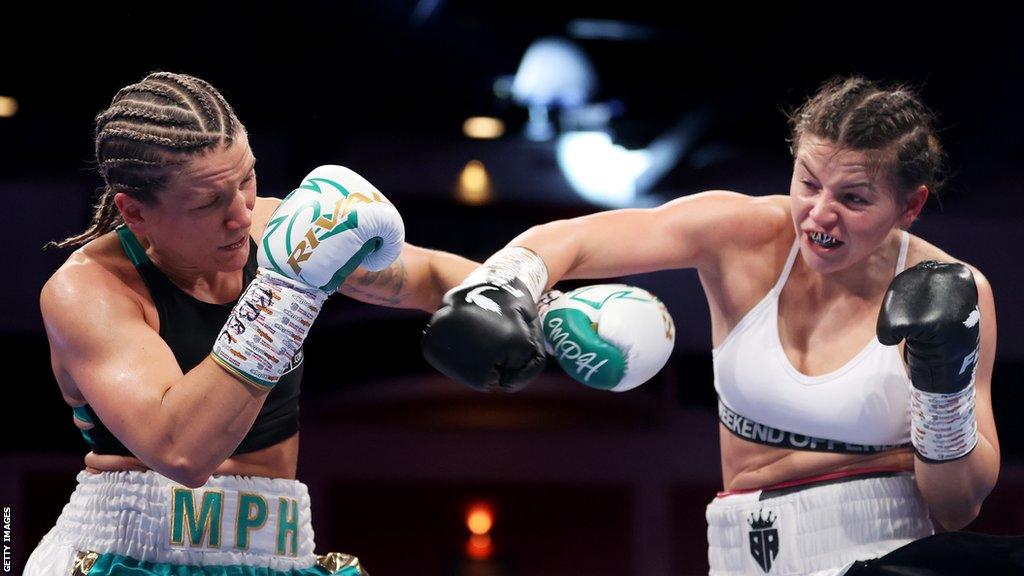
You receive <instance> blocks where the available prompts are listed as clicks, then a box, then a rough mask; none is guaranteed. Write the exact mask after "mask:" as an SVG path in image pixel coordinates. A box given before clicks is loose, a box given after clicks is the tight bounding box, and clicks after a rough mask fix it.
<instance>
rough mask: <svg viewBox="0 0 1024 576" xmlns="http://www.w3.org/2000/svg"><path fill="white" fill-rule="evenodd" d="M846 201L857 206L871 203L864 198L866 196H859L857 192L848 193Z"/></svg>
mask: <svg viewBox="0 0 1024 576" xmlns="http://www.w3.org/2000/svg"><path fill="white" fill-rule="evenodd" d="M846 201H847V202H849V203H850V204H853V205H856V206H867V205H868V204H870V202H868V201H867V200H866V199H864V197H862V196H858V195H856V194H847V195H846Z"/></svg>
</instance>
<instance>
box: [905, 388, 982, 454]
mask: <svg viewBox="0 0 1024 576" xmlns="http://www.w3.org/2000/svg"><path fill="white" fill-rule="evenodd" d="M910 417H911V425H910V440H911V442H912V443H913V444H914V448H915V449H917V452H918V454H920V455H921V456H923V457H924V458H926V459H928V460H933V461H936V462H945V461H947V460H955V459H957V458H960V457H962V456H964V455H965V454H968V453H970V451H971V450H973V449H974V446H975V445H976V444H977V443H978V421H977V419H976V418H975V416H974V381H973V380H972V381H971V383H970V384H969V385H968V386H967V387H966V388H964V389H963V390H961V391H959V392H956V393H953V394H940V393H935V392H923V391H921V390H918V389H917V388H914V387H911V389H910Z"/></svg>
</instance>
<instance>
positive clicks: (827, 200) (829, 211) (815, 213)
mask: <svg viewBox="0 0 1024 576" xmlns="http://www.w3.org/2000/svg"><path fill="white" fill-rule="evenodd" d="M808 217H809V218H810V219H811V220H812V221H813V222H814V223H815V224H817V225H818V226H820V227H821V228H824V229H826V230H827V229H828V228H829V227H831V226H832V225H834V224H835V223H836V220H838V219H839V214H838V212H837V211H836V206H835V202H834V201H833V199H832V198H831V195H830V194H819V195H818V197H817V198H815V199H814V205H813V206H811V211H810V213H809V214H808Z"/></svg>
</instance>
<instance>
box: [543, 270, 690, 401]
mask: <svg viewBox="0 0 1024 576" xmlns="http://www.w3.org/2000/svg"><path fill="white" fill-rule="evenodd" d="M538 306H539V311H540V315H541V324H542V326H543V328H544V336H545V339H546V340H547V345H548V353H549V354H550V355H552V356H554V357H555V359H556V360H557V361H558V364H559V365H560V366H561V367H562V369H563V370H565V371H566V373H568V374H569V375H570V376H572V377H573V378H574V379H576V380H578V381H580V382H582V383H583V384H586V385H587V386H590V387H592V388H597V389H599V390H610V391H612V392H624V391H626V390H631V389H633V388H636V387H637V386H639V385H641V384H643V383H644V382H646V381H648V380H650V379H651V378H652V377H653V376H654V375H655V374H657V373H658V371H659V370H661V368H662V367H663V366H664V365H665V362H667V361H668V357H669V355H670V354H671V353H672V346H673V344H674V343H675V334H676V330H675V324H674V323H673V322H672V317H671V316H670V315H669V313H668V310H667V309H666V308H665V305H664V304H662V302H661V301H660V300H658V299H657V298H656V297H654V296H653V295H652V294H651V293H650V292H647V291H646V290H642V289H640V288H636V287H634V286H627V285H625V284H599V285H595V286H585V287H583V288H577V289H576V290H573V291H571V292H567V293H564V294H563V293H561V292H558V291H551V292H548V293H547V294H545V295H544V296H543V297H542V298H541V301H540V303H539V305H538Z"/></svg>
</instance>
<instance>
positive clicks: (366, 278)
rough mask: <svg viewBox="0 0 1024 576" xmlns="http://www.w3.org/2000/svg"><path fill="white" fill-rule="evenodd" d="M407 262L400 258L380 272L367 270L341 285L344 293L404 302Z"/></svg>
mask: <svg viewBox="0 0 1024 576" xmlns="http://www.w3.org/2000/svg"><path fill="white" fill-rule="evenodd" d="M406 276H407V273H406V270H405V263H404V262H402V259H401V258H399V259H398V260H395V261H394V262H392V263H391V266H388V267H387V268H385V269H384V270H381V271H380V272H367V273H366V274H365V275H363V276H360V277H359V278H353V279H352V280H351V281H349V282H345V283H344V284H342V285H341V288H340V291H341V293H342V294H347V295H349V296H353V297H357V298H362V299H367V300H372V301H373V302H379V303H381V304H391V305H397V304H401V302H402V298H401V296H402V289H403V288H405V281H406Z"/></svg>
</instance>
